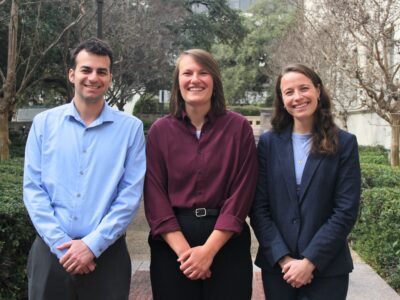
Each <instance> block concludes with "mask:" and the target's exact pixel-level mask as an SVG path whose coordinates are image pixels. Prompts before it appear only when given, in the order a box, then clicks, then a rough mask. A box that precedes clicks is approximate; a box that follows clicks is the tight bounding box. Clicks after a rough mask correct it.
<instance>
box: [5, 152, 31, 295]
mask: <svg viewBox="0 0 400 300" xmlns="http://www.w3.org/2000/svg"><path fill="white" fill-rule="evenodd" d="M22 175H23V159H22V158H14V159H10V160H8V161H3V162H0V178H1V180H0V190H1V191H2V192H1V193H0V299H24V298H26V291H27V280H26V273H25V268H26V262H27V257H28V253H29V249H30V246H31V244H32V241H33V238H34V236H35V233H34V229H33V227H32V225H31V222H30V220H29V217H28V215H27V212H26V210H25V207H24V205H23V201H22Z"/></svg>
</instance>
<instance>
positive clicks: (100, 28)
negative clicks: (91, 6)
mask: <svg viewBox="0 0 400 300" xmlns="http://www.w3.org/2000/svg"><path fill="white" fill-rule="evenodd" d="M96 1H97V37H98V38H99V39H101V38H102V37H103V3H104V1H103V0H96Z"/></svg>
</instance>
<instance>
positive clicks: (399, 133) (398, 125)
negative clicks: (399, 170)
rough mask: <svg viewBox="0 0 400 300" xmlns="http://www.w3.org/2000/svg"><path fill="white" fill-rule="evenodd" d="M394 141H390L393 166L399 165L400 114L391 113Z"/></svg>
mask: <svg viewBox="0 0 400 300" xmlns="http://www.w3.org/2000/svg"><path fill="white" fill-rule="evenodd" d="M391 121H392V122H391V124H390V127H391V129H392V141H391V143H390V163H391V165H392V167H398V166H399V138H400V114H399V113H393V114H391Z"/></svg>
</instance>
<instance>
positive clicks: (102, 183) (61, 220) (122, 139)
mask: <svg viewBox="0 0 400 300" xmlns="http://www.w3.org/2000/svg"><path fill="white" fill-rule="evenodd" d="M145 171H146V158H145V139H144V135H143V125H142V122H141V121H140V120H139V119H137V118H135V117H133V116H129V115H127V114H125V113H122V112H119V111H117V110H114V109H112V108H110V107H109V106H108V105H107V103H105V105H104V108H103V110H102V112H101V114H100V116H99V117H98V118H97V119H96V120H95V121H94V122H92V123H91V124H90V125H89V126H86V125H85V123H84V122H83V121H82V119H81V118H80V116H79V113H78V111H77V110H76V108H75V105H74V104H73V102H71V103H69V104H65V105H62V106H59V107H56V108H53V109H50V110H47V111H44V112H42V113H40V114H38V115H37V116H36V117H35V118H34V121H33V124H32V128H31V130H30V132H29V136H28V141H27V144H26V150H25V169H24V203H25V206H26V208H27V210H28V212H29V215H30V217H31V220H32V223H33V225H34V226H35V228H36V230H37V232H38V234H39V235H40V236H41V237H42V238H43V240H44V241H45V242H46V244H47V245H48V246H49V247H50V249H51V251H52V252H53V253H54V254H56V255H57V257H58V258H61V257H62V256H63V255H64V254H65V252H66V250H63V251H60V250H57V248H56V247H57V246H59V245H60V244H62V243H64V242H67V241H70V240H71V239H82V241H83V242H84V243H85V244H86V245H87V246H88V247H89V248H90V249H91V250H92V252H93V254H94V255H95V256H96V257H98V256H100V254H101V253H103V252H104V250H106V249H107V248H108V247H109V246H110V245H112V244H113V243H114V242H115V241H116V240H117V239H118V238H119V237H120V236H122V235H123V234H124V233H125V230H126V228H127V226H128V225H129V224H130V222H131V221H132V219H133V217H134V215H135V213H136V212H137V209H138V207H139V203H140V199H141V195H142V190H143V180H144V175H145Z"/></svg>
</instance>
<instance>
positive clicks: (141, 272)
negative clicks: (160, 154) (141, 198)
mask: <svg viewBox="0 0 400 300" xmlns="http://www.w3.org/2000/svg"><path fill="white" fill-rule="evenodd" d="M148 232H149V228H148V226H147V222H146V220H145V218H144V213H143V207H142V208H141V209H140V211H139V214H138V216H137V217H136V218H135V221H134V222H133V224H132V225H131V226H130V228H129V230H128V232H127V243H128V248H129V251H130V253H131V257H132V259H133V261H132V275H133V276H132V282H131V294H130V297H129V299H130V300H151V299H152V296H151V287H150V278H149V257H150V255H149V247H148V244H147V236H148ZM256 249H257V241H256V240H255V239H254V238H253V241H252V254H253V256H254V254H255V253H256ZM352 255H353V260H354V271H353V272H352V273H351V274H350V285H349V293H348V296H347V300H377V299H379V300H400V295H398V294H397V293H396V292H395V291H394V290H393V289H392V288H391V287H390V286H389V285H388V284H387V283H386V282H385V281H384V280H383V279H382V278H381V277H379V275H378V274H376V273H375V271H374V270H373V269H372V268H371V267H370V266H368V265H367V264H366V263H365V262H363V261H362V260H361V259H360V258H359V256H358V255H357V254H356V253H352ZM252 300H265V298H264V293H263V288H262V282H261V273H260V270H259V269H258V268H257V267H255V268H254V277H253V297H252Z"/></svg>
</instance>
